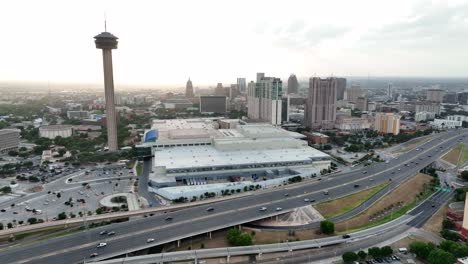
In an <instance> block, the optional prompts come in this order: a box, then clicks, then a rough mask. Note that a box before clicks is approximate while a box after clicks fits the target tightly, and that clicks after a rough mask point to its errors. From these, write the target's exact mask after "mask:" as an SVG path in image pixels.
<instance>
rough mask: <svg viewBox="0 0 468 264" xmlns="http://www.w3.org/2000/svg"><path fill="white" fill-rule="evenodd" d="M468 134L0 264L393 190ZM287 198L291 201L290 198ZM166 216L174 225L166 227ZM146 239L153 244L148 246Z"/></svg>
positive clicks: (68, 255) (5, 258) (159, 240)
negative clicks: (385, 186) (381, 188)
mask: <svg viewBox="0 0 468 264" xmlns="http://www.w3.org/2000/svg"><path fill="white" fill-rule="evenodd" d="M467 133H468V131H467V130H458V131H449V132H446V133H440V134H438V135H436V136H434V138H433V139H431V140H429V141H427V142H425V143H423V144H421V145H420V146H419V147H417V148H415V149H413V150H411V151H409V152H407V153H404V154H402V155H400V156H399V157H398V158H396V159H394V160H391V161H389V163H379V164H375V165H373V166H370V167H365V168H362V169H359V170H356V171H352V172H348V173H344V174H339V175H335V176H333V177H330V176H328V177H324V178H323V179H322V180H321V181H313V182H304V183H301V184H297V185H290V186H286V187H285V188H278V189H277V190H276V191H272V192H262V193H258V194H255V193H254V195H250V196H246V197H242V198H238V199H234V200H229V201H220V202H217V203H215V204H212V205H204V206H198V207H192V208H188V209H183V210H179V211H176V212H170V213H168V214H166V215H164V214H163V215H156V216H153V217H148V218H143V219H138V220H134V221H130V222H124V223H119V224H113V225H112V226H106V227H101V228H96V229H92V230H89V231H84V232H80V233H77V234H74V235H69V236H64V237H59V238H55V239H50V240H47V241H43V242H38V243H35V244H31V245H26V246H23V247H15V248H11V249H9V250H5V251H1V252H0V263H37V262H42V263H63V260H67V262H68V263H78V262H81V261H83V259H85V258H86V259H88V257H89V255H90V254H92V253H94V252H97V253H99V257H98V258H97V259H106V258H110V257H113V256H118V255H122V254H125V253H129V252H134V251H136V250H140V249H144V248H147V247H152V246H155V245H159V244H164V243H167V242H171V241H175V240H178V239H181V238H186V237H190V236H194V235H198V234H203V233H207V232H210V231H213V230H218V229H221V228H225V227H230V226H234V225H238V224H242V223H246V222H251V221H254V220H258V219H262V218H265V217H268V216H273V215H277V214H280V213H284V212H287V211H290V210H293V209H294V208H296V207H301V206H304V204H305V203H304V201H303V199H304V198H310V199H315V200H316V202H320V201H324V200H327V199H333V198H336V197H340V196H343V195H346V194H350V193H353V192H356V191H359V190H362V189H363V188H366V187H367V186H368V187H372V186H376V185H379V184H381V183H383V182H388V181H389V179H392V184H397V183H393V182H401V181H403V180H404V179H406V178H408V177H410V176H411V175H413V174H414V173H415V172H417V171H419V170H420V169H421V168H423V167H425V166H427V165H428V164H430V163H431V162H432V161H433V160H435V159H437V158H438V157H439V156H440V155H442V154H443V153H445V152H446V151H447V150H448V149H450V148H452V147H453V146H454V145H456V144H457V143H458V140H462V139H466V137H465V135H466V134H467ZM355 184H359V185H360V187H359V188H355V187H354V185H355ZM323 190H329V195H324V194H323ZM286 193H288V194H289V196H287V197H286V196H285V194H286ZM369 204H370V203H369ZM260 206H266V207H268V210H267V211H266V212H260V211H259V210H258V208H259V207H260ZM208 207H213V208H214V211H212V212H207V211H206V209H207V208H208ZM277 207H281V208H283V210H282V211H279V212H277V211H275V208H277ZM167 216H171V217H172V218H173V219H172V220H171V221H166V220H165V218H166V217H167ZM102 230H113V231H115V232H116V235H115V236H112V237H108V236H100V235H99V232H100V231H102ZM147 238H154V239H155V241H154V243H151V244H147V243H146V239H147ZM99 242H107V243H108V246H107V247H104V248H101V249H96V245H97V243H99Z"/></svg>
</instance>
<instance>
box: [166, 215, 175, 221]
mask: <svg viewBox="0 0 468 264" xmlns="http://www.w3.org/2000/svg"><path fill="white" fill-rule="evenodd" d="M172 219H173V218H172V216H168V217H166V218H165V219H164V220H166V221H171V220H172Z"/></svg>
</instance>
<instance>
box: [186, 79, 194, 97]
mask: <svg viewBox="0 0 468 264" xmlns="http://www.w3.org/2000/svg"><path fill="white" fill-rule="evenodd" d="M185 97H187V98H193V97H194V94H193V85H192V81H191V80H190V77H189V79H188V81H187V84H186V85H185Z"/></svg>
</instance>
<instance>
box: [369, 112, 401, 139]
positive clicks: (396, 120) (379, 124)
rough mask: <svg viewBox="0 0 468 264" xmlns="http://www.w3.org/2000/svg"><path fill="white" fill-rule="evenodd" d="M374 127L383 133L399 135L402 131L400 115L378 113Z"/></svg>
mask: <svg viewBox="0 0 468 264" xmlns="http://www.w3.org/2000/svg"><path fill="white" fill-rule="evenodd" d="M374 129H375V130H377V131H378V132H379V133H382V134H393V135H398V134H399V133H400V116H399V115H397V114H393V113H377V114H376V115H375V123H374Z"/></svg>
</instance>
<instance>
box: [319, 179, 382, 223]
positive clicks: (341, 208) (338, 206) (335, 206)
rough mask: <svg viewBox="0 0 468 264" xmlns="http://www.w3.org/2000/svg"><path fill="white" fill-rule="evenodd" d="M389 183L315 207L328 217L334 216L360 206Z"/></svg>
mask: <svg viewBox="0 0 468 264" xmlns="http://www.w3.org/2000/svg"><path fill="white" fill-rule="evenodd" d="M387 185H388V183H382V184H380V185H377V186H375V187H372V188H368V189H366V190H363V191H361V192H358V193H354V194H350V195H347V196H344V197H341V198H338V199H335V200H331V201H327V202H323V203H319V204H317V205H314V208H315V209H316V210H317V211H319V213H320V214H321V215H322V216H323V217H325V218H327V219H330V218H333V217H336V216H339V215H342V214H345V213H347V212H349V211H351V210H353V209H354V208H356V207H358V206H359V205H361V204H362V203H364V202H365V201H367V200H369V199H370V198H371V197H372V196H374V195H375V194H376V193H378V192H379V191H380V190H382V189H383V188H385V187H386V186H387Z"/></svg>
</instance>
